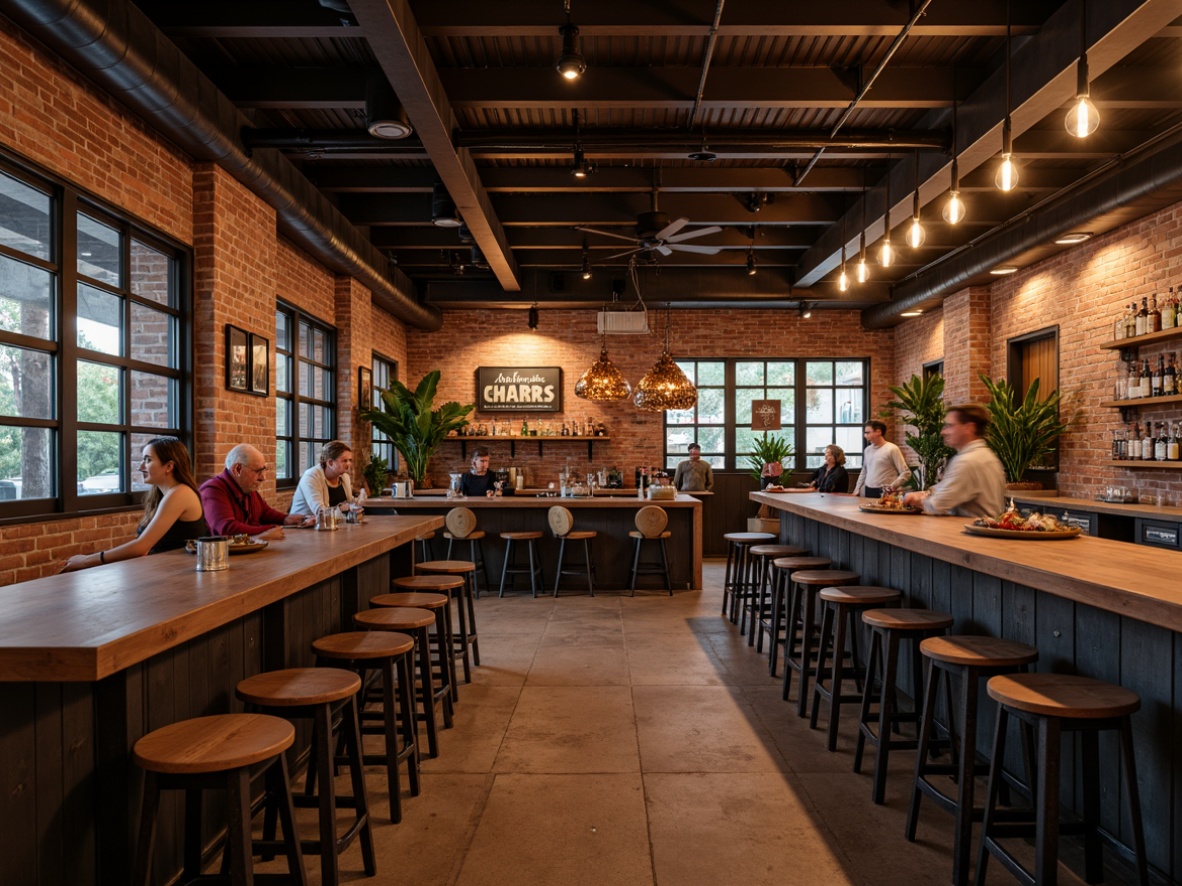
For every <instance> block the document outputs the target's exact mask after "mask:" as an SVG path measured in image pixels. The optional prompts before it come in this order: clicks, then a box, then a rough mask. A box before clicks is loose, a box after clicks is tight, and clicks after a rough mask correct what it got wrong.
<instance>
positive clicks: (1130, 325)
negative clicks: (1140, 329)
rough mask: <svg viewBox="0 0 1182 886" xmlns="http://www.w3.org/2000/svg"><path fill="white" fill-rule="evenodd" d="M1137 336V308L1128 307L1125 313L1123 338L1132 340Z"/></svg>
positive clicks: (1134, 306) (1133, 305) (1133, 306)
mask: <svg viewBox="0 0 1182 886" xmlns="http://www.w3.org/2000/svg"><path fill="white" fill-rule="evenodd" d="M1136 334H1137V306H1136V305H1135V304H1132V305H1129V309H1128V311H1126V312H1125V338H1132V337H1133V336H1134V335H1136Z"/></svg>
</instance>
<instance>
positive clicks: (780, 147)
mask: <svg viewBox="0 0 1182 886" xmlns="http://www.w3.org/2000/svg"><path fill="white" fill-rule="evenodd" d="M322 3H323V5H322ZM137 5H138V6H139V7H140V8H141V9H142V10H143V11H144V12H145V13H146V14H147V15H148V17H149V18H150V19H151V20H152V21H153V22H154V23H155V24H156V26H157V27H158V28H160V30H161V31H162V32H163V33H164V34H165V35H166V36H167V37H168V38H170V39H171V40H172V41H173V42H175V43H176V44H177V45H178V46H179V48H180V50H181V51H182V52H183V53H184V54H185V55H186V56H188V57H189V59H191V60H192V61H193V62H194V63H195V64H196V65H197V66H198V67H199V68H200V69H201V70H202V71H203V72H204V73H205V74H207V75H208V76H209V77H210V79H211V80H212V81H213V82H214V83H215V84H216V85H217V86H218V87H219V88H220V89H221V90H222V91H223V92H224V93H225V94H226V95H227V96H229V97H230V98H231V99H232V100H233V101H234V103H235V104H236V105H237V106H238V107H239V109H241V110H242V112H243V113H244V114H245V116H246V118H247V119H248V120H249V121H250V122H251V124H252V127H253V128H251V127H248V129H247V130H245V131H244V134H243V138H244V140H245V142H246V144H247V145H248V146H251V147H252V148H253V149H254V150H261V149H264V148H277V149H279V150H281V151H283V153H284V154H286V155H287V156H288V157H289V158H290V159H291V160H292V161H293V162H294V163H295V164H296V165H297V166H298V167H299V168H300V169H301V170H302V171H303V173H304V174H305V175H306V176H307V177H308V178H309V179H310V180H311V181H312V182H313V183H314V184H315V185H316V186H317V187H318V188H319V189H320V190H321V191H322V192H323V193H325V194H326V195H328V196H329V197H330V199H331V200H332V202H333V203H334V204H335V205H336V206H338V207H339V209H340V210H341V211H342V212H343V213H344V215H345V216H346V217H347V218H348V219H349V220H350V221H351V222H352V223H353V224H355V225H356V226H358V227H359V228H360V229H361V230H362V231H363V232H366V233H367V235H368V237H369V239H370V240H371V241H372V243H373V244H374V245H376V246H378V247H379V248H380V249H381V250H382V251H383V252H385V253H386V254H387V255H388V256H389V257H390V259H391V260H392V261H393V262H395V263H396V264H397V267H398V268H399V269H400V270H401V271H402V272H403V273H405V274H407V275H408V276H409V277H410V278H411V279H412V280H413V281H415V283H416V284H417V285H418V287H419V290H420V293H421V294H422V295H423V296H424V297H425V298H426V299H428V300H430V301H433V302H435V303H437V304H473V303H489V304H493V303H496V304H506V303H514V302H518V303H530V302H533V301H539V302H542V303H548V304H560V303H563V304H565V303H568V302H571V301H575V302H578V301H595V300H602V299H603V298H604V297H605V295H606V294H608V293H610V291H611V290H610V286H609V285H608V282H607V281H609V280H611V279H613V278H620V277H623V276H624V275H625V270H626V267H627V264H628V256H620V257H617V258H609V257H610V256H614V255H617V254H618V253H621V252H623V251H626V250H627V249H628V244H627V243H626V242H625V241H624V240H621V239H617V238H613V237H608V236H604V235H599V234H595V233H587V232H583V231H580V230H578V228H579V227H586V226H590V227H594V228H598V229H602V230H605V231H607V232H609V233H616V234H618V235H620V236H625V237H630V236H632V235H633V234H634V232H635V229H636V224H637V217H638V215H640V214H641V213H644V212H647V211H648V210H650V209H651V208H652V203H653V200H654V195H656V199H657V201H658V203H659V208H660V210H661V211H662V212H665V213H667V214H668V216H669V218H670V219H676V218H679V217H682V216H684V217H686V218H688V219H689V225H688V226H687V227H686V228H685V231H692V230H693V229H694V228H695V227H702V226H710V225H717V226H719V227H721V228H722V230H721V231H720V232H717V233H714V234H709V235H706V236H702V237H700V238H694V239H692V240H690V241H688V242H690V243H692V244H695V245H707V246H717V247H720V249H719V251H718V252H717V254H715V255H703V254H697V253H689V252H680V251H677V252H673V253H672V254H671V255H661V254H658V253H651V252H641V253H638V254H637V255H638V257H639V258H640V259H641V261H642V266H643V268H644V270H643V273H644V275H645V278H646V279H647V280H649V281H650V284H649V285H651V286H652V287H653V291H654V292H657V293H664V294H665V297H666V298H668V299H669V300H674V301H677V302H679V303H686V304H689V303H693V302H699V303H710V304H713V303H733V304H736V305H747V304H768V303H781V302H785V301H787V300H790V299H793V300H801V299H809V300H817V301H819V302H821V303H822V304H826V305H834V306H849V307H867V306H870V305H873V304H876V303H881V302H884V301H887V300H889V299H890V298H891V291H892V288H893V287H895V286H897V285H898V284H899V283H900V282H905V281H907V280H913V279H915V278H916V277H917V275H921V274H929V273H936V272H937V271H938V268H939V267H940V264H941V262H942V261H944V260H946V258H947V257H948V256H949V255H952V254H956V253H958V252H961V251H963V249H964V248H965V247H966V245H971V244H972V243H974V242H976V241H978V240H979V239H980V238H981V237H982V236H984V235H986V234H988V233H989V232H991V231H994V230H996V229H998V228H1001V227H1003V226H1005V225H1006V224H1012V223H1013V221H1014V219H1016V218H1021V217H1022V216H1023V215H1024V214H1025V213H1028V212H1029V211H1031V209H1032V208H1034V207H1037V206H1038V205H1041V204H1042V203H1044V202H1045V201H1046V200H1047V199H1048V198H1053V197H1055V196H1057V195H1062V194H1064V193H1065V192H1068V191H1070V189H1072V188H1073V187H1075V186H1076V185H1077V183H1078V182H1079V181H1080V180H1081V179H1082V178H1083V177H1084V176H1088V175H1089V174H1092V173H1094V172H1095V171H1096V170H1097V169H1100V168H1102V167H1104V166H1105V164H1108V163H1110V161H1111V160H1112V159H1113V158H1114V157H1120V156H1123V155H1126V154H1128V153H1129V152H1132V151H1135V150H1136V149H1137V148H1138V147H1139V146H1141V145H1143V144H1145V143H1146V142H1148V141H1150V140H1152V139H1155V138H1157V137H1159V136H1161V134H1163V133H1167V132H1169V131H1171V130H1172V128H1173V127H1175V126H1177V125H1178V124H1179V123H1180V121H1182V89H1179V88H1178V78H1179V72H1180V71H1182V24H1180V23H1179V22H1178V21H1177V19H1178V18H1179V16H1180V15H1182V0H1092V2H1090V3H1087V4H1086V8H1085V7H1083V4H1082V2H1081V0H1068V2H1059V0H1021V2H1014V3H1013V4H1012V12H1011V13H1010V15H1011V16H1012V18H1011V26H1012V33H1013V37H1012V42H1011V45H1012V54H1011V73H1010V99H1009V105H1010V108H1011V117H1012V121H1013V133H1014V148H1015V153H1016V155H1017V157H1018V158H1019V159H1020V162H1021V178H1020V184H1019V187H1018V189H1017V190H1016V191H1014V192H1012V193H1008V194H1003V193H1001V192H999V191H997V190H996V188H995V187H994V185H993V175H994V166H995V164H996V162H997V156H998V154H999V152H1000V150H1001V142H1002V136H1001V121H1002V119H1003V117H1004V115H1005V111H1006V89H1005V83H1006V77H1005V59H1006V45H1007V43H1006V20H1007V3H1006V0H933V2H931V3H930V4H929V5H928V6H927V8H926V11H925V12H924V14H923V15H921V16H919V18H918V20H917V21H916V23H915V24H914V26H913V27H911V28H910V29H909V30H906V31H905V29H906V28H907V25H908V22H909V19H911V17H912V15H913V13H914V12H915V11H916V8H917V7H919V6H921V5H922V3H921V2H919V0H912V2H911V3H908V2H902V0H841V2H830V3H807V4H806V3H768V2H766V0H723V2H715V0H686V2H679V3H667V2H663V0H572V2H571V10H570V14H571V21H572V22H573V23H575V24H577V25H578V27H579V31H580V33H579V39H580V42H581V51H582V54H583V56H584V57H585V59H586V63H587V70H586V73H585V74H584V75H583V76H582V77H581V78H579V79H578V80H577V81H575V82H567V81H565V80H564V79H563V78H562V77H560V76H559V74H558V73H557V71H556V70H555V68H554V63H555V61H556V59H557V58H558V56H559V55H560V54H561V52H562V36H561V34H560V32H559V26H560V25H562V24H563V23H564V22H565V21H566V17H565V14H564V10H563V3H562V0H545V2H542V0H517V2H512V3H488V2H486V0H450V2H447V3H440V2H438V0H430V2H427V0H412V2H409V3H407V2H398V0H348V2H346V0H322V2H317V0H233V2H229V0H206V2H201V3H176V2H175V0H140V2H138V3H137ZM1081 8H1084V9H1086V14H1082V13H1081ZM1081 17H1085V18H1086V22H1085V28H1084V39H1083V42H1084V45H1085V46H1086V47H1087V51H1088V61H1089V66H1090V73H1091V83H1092V96H1093V99H1094V101H1095V103H1096V105H1097V106H1098V108H1099V110H1100V114H1101V127H1100V130H1099V131H1098V132H1097V133H1096V134H1094V135H1093V136H1091V137H1090V138H1088V139H1086V140H1079V139H1076V138H1074V137H1072V136H1070V135H1069V134H1068V133H1067V132H1066V130H1065V127H1064V123H1063V119H1064V116H1065V114H1066V110H1067V107H1068V105H1069V103H1070V101H1071V99H1072V98H1073V96H1074V95H1075V91H1076V89H1075V87H1076V60H1077V58H1078V56H1079V49H1080V45H1081V31H1080V22H1081ZM904 33H905V36H901V35H903V34H904ZM892 47H893V52H892ZM888 57H889V60H888ZM884 61H885V65H883V63H884ZM880 65H883V66H882V70H881V72H880V73H879V75H878V77H877V79H876V80H875V82H874V84H873V87H872V88H871V89H869V91H868V92H867V93H866V95H865V96H864V97H863V98H862V99H861V100H860V101H859V102H857V104H856V105H854V104H853V103H854V100H855V98H856V97H857V96H858V94H859V91H860V89H861V87H862V86H863V84H865V83H866V81H867V80H868V79H869V78H870V77H871V76H872V74H873V72H875V70H876V69H877V68H879V67H880ZM367 90H368V94H369V95H370V97H371V100H372V98H373V96H375V95H381V93H382V92H385V93H387V97H389V95H388V94H389V93H390V92H392V93H393V97H396V99H397V101H398V102H399V103H400V104H401V107H402V109H403V111H404V112H405V115H406V117H407V119H408V120H409V123H410V124H411V126H412V127H413V129H414V133H413V135H412V136H411V137H409V138H407V139H404V140H399V141H388V140H381V139H376V138H374V137H372V136H370V135H369V134H368V132H367V131H366V128H365V127H366V122H367ZM954 97H955V98H956V100H957V114H956V130H955V145H956V152H957V155H958V157H959V172H960V179H961V192H962V194H963V196H964V198H965V201H966V203H967V205H968V216H967V218H966V219H965V221H964V222H962V223H961V224H959V225H956V226H950V225H948V224H946V223H944V222H943V221H942V220H941V218H940V211H941V207H942V206H943V204H944V202H945V200H946V199H947V193H948V189H949V183H950V176H951V160H952V152H951V146H952V142H953V126H952V121H953V101H954ZM576 115H577V118H578V124H579V128H578V139H577V140H578V141H579V142H580V143H581V145H582V147H583V150H584V152H585V155H586V158H587V159H588V160H589V161H590V162H591V163H592V164H593V165H594V166H595V167H596V171H595V172H594V173H593V174H592V175H590V176H588V177H586V178H584V179H579V178H575V177H574V176H572V175H571V174H570V168H571V165H572V158H573V150H574V147H575V143H576V129H575V120H576ZM839 124H840V127H839ZM703 151H709V152H710V153H713V154H714V155H716V159H715V160H713V161H704V160H694V159H690V155H691V154H693V153H698V152H703ZM436 183H442V184H443V185H444V187H445V188H446V190H447V191H448V193H449V194H450V197H451V199H452V200H453V201H454V202H455V204H456V206H457V207H458V208H459V211H460V214H461V215H462V217H463V220H464V222H465V224H466V227H467V229H468V231H469V232H470V236H471V240H472V244H471V245H467V244H465V243H462V242H461V239H460V236H459V234H458V233H457V231H456V229H454V228H452V229H446V228H440V227H436V226H433V225H432V223H431V193H432V187H433V185H435V184H436ZM917 186H918V193H919V199H920V206H921V217H922V219H923V222H924V224H925V227H926V229H927V237H926V241H925V243H924V245H923V246H922V247H921V248H919V249H910V248H907V247H906V246H905V245H904V243H903V241H904V235H905V228H906V225H907V224H908V223H909V221H910V216H911V213H912V201H913V194H914V193H915V191H916V188H917ZM888 190H889V200H888ZM864 194H865V196H863V195H864ZM888 204H889V210H890V212H889V217H890V223H891V227H892V231H891V240H892V243H894V244H895V245H896V247H897V253H898V256H897V260H896V262H895V264H893V265H892V266H891V267H890V268H881V267H879V266H878V265H877V263H874V262H873V261H872V263H871V269H872V273H871V281H870V282H869V283H868V284H864V285H862V286H855V287H854V288H853V289H852V290H851V291H850V292H847V293H844V294H843V293H840V292H838V291H837V287H836V277H837V273H838V270H839V267H840V264H841V252H842V244H843V243H844V244H845V246H846V251H847V256H848V258H847V263H848V264H849V265H850V266H851V268H852V264H853V262H854V260H855V258H856V255H857V252H858V250H859V247H860V235H862V234H863V233H864V235H865V240H866V245H867V251H868V253H869V254H870V256H869V257H871V258H872V257H873V254H874V253H875V252H876V251H877V245H878V241H879V240H880V239H881V237H882V234H883V229H884V223H885V220H886V215H887V213H886V209H887V208H888ZM1103 224H1105V220H1104V219H1099V220H1098V221H1097V225H1098V226H1102V225H1103ZM1061 248H1062V247H1057V246H1054V244H1053V243H1051V242H1050V240H1049V238H1048V242H1047V243H1046V244H1045V246H1044V247H1042V248H1039V249H1027V250H1025V251H1024V252H1023V253H1022V254H1018V255H1015V256H1013V260H1014V262H1015V263H1017V264H1029V263H1031V262H1033V261H1035V260H1037V259H1039V258H1042V257H1045V256H1046V255H1049V254H1051V253H1052V252H1053V251H1054V250H1056V249H1061ZM749 253H750V254H752V255H753V256H754V259H755V264H756V269H757V273H756V274H755V275H753V276H752V275H749V274H748V273H747V270H748V268H747V264H748V255H749ZM584 256H586V257H587V259H588V260H589V263H590V264H591V266H592V272H593V273H592V278H591V279H590V280H587V281H585V280H583V279H581V275H580V274H579V273H578V272H579V269H580V266H581V264H582V262H583V259H584ZM658 269H659V271H658ZM968 282H973V281H968ZM962 285H963V283H962ZM674 294H676V298H675V297H674Z"/></svg>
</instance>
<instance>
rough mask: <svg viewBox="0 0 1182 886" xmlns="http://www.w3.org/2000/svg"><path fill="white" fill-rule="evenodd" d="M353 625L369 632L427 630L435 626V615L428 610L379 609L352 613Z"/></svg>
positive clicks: (399, 607)
mask: <svg viewBox="0 0 1182 886" xmlns="http://www.w3.org/2000/svg"><path fill="white" fill-rule="evenodd" d="M353 624H355V625H357V626H358V627H360V628H365V629H367V630H370V631H409V630H413V629H414V628H429V627H430V626H431V625H433V624H435V615H434V614H433V613H432V612H431V611H430V610H429V609H407V608H405V607H403V606H398V607H391V608H386V607H380V608H378V609H363V610H362V611H361V612H356V613H354V614H353Z"/></svg>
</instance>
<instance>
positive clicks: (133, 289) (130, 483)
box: [0, 161, 191, 517]
mask: <svg viewBox="0 0 1182 886" xmlns="http://www.w3.org/2000/svg"><path fill="white" fill-rule="evenodd" d="M190 267H191V259H190V256H189V254H188V253H187V252H186V251H185V250H184V249H183V248H181V247H179V246H178V245H177V244H174V243H171V242H169V241H168V240H167V239H166V238H165V237H163V236H161V235H160V234H158V233H157V232H154V231H150V230H147V229H145V228H143V227H142V226H140V225H138V224H136V223H135V222H133V221H131V220H130V219H128V218H126V217H124V216H123V215H122V214H121V213H120V212H119V211H118V210H117V209H114V208H112V207H110V206H106V205H104V204H101V203H99V202H97V201H95V200H93V199H91V198H90V197H89V196H88V195H86V194H84V193H82V192H80V191H78V190H77V189H76V188H73V187H72V186H70V185H68V184H65V183H62V182H58V181H53V180H51V179H49V178H46V177H41V176H39V175H36V174H34V173H31V172H30V171H28V170H26V169H23V168H21V167H19V166H16V165H15V164H13V165H10V164H8V163H6V162H3V161H0V517H18V516H19V517H28V516H38V515H48V514H53V513H66V514H68V513H80V512H86V511H93V510H97V509H102V508H108V507H119V506H122V505H126V504H130V503H131V502H132V501H133V500H134V498H135V497H137V496H136V494H137V493H140V492H142V491H143V490H144V488H145V487H144V486H143V483H142V480H141V478H140V475H139V474H138V473H137V472H135V467H136V466H137V465H138V464H139V460H140V452H141V450H142V449H143V446H144V444H145V443H146V442H147V440H149V439H150V438H152V437H155V436H160V435H173V436H178V437H180V438H181V439H186V440H187V438H188V429H189V425H190V421H191V419H190V414H191V410H190V408H189V407H188V403H189V400H190V397H189V376H188V371H189V365H188V364H189V358H188V354H189V351H190V347H189V335H190V328H189V327H190V323H189V317H188V313H187V311H188V306H187V302H188V298H187V293H188V290H189V286H188V275H189V269H190Z"/></svg>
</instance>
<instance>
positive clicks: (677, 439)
mask: <svg viewBox="0 0 1182 886" xmlns="http://www.w3.org/2000/svg"><path fill="white" fill-rule="evenodd" d="M695 433H696V432H695V430H694V429H693V428H685V427H672V428H665V452H667V453H672V454H671V455H670V456H669V457H670V458H672V457H673V455H676V454H677V453H684V452H685V450H686V447H688V446H689V445H690V444H691V443H693V442H694V439H695V436H694V435H695ZM684 458H686V456H685V455H684V454H683V455H681V456H680V457H679V458H678V459H677V461H681V460H682V459H684ZM673 466H674V467H677V465H676V463H675V464H674V465H673Z"/></svg>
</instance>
